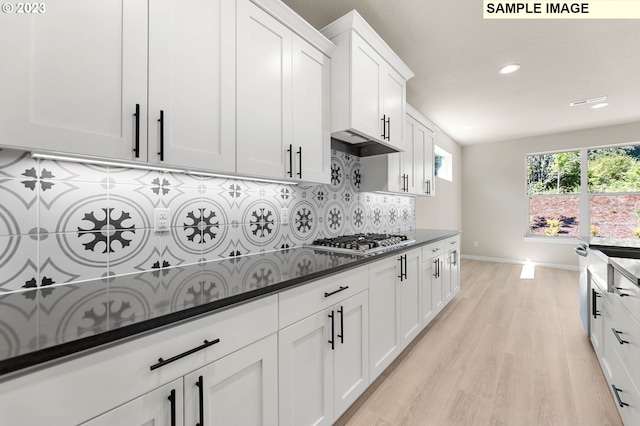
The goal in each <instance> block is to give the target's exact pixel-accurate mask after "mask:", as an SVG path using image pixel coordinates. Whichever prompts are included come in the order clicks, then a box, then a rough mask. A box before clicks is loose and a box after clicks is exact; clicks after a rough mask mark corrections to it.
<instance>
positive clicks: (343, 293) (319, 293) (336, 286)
mask: <svg viewBox="0 0 640 426" xmlns="http://www.w3.org/2000/svg"><path fill="white" fill-rule="evenodd" d="M368 277H369V269H368V267H367V266H363V267H361V268H358V269H356V270H353V271H349V272H343V273H341V274H337V275H332V276H330V277H327V278H323V279H320V280H318V281H315V282H312V283H309V284H305V285H301V286H299V287H296V288H293V289H291V290H288V291H284V292H282V293H280V294H279V298H280V300H279V301H280V307H279V311H280V321H279V326H280V328H281V329H282V328H284V327H286V326H288V325H291V324H293V323H294V322H296V321H300V320H301V319H303V318H306V317H308V316H309V315H311V314H314V313H316V312H318V311H321V310H323V309H326V308H328V307H329V306H332V305H334V304H336V303H338V302H340V301H342V300H344V299H346V298H347V297H351V296H353V295H354V294H357V293H360V292H361V291H363V290H366V289H367V288H369V279H368ZM341 289H342V290H341Z"/></svg>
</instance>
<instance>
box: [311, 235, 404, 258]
mask: <svg viewBox="0 0 640 426" xmlns="http://www.w3.org/2000/svg"><path fill="white" fill-rule="evenodd" d="M411 243H415V240H411V239H409V238H408V237H407V236H406V235H390V234H354V235H343V236H340V237H334V238H320V239H317V240H315V241H314V242H313V243H312V244H310V247H312V248H314V249H319V250H327V251H335V252H341V253H351V254H361V255H367V254H374V253H378V252H380V251H383V250H387V249H390V248H396V247H401V246H404V245H407V244H411Z"/></svg>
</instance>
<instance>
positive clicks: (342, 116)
mask: <svg viewBox="0 0 640 426" xmlns="http://www.w3.org/2000/svg"><path fill="white" fill-rule="evenodd" d="M322 33H323V34H324V35H325V36H327V37H328V38H329V39H330V40H331V41H333V42H334V43H335V44H336V46H337V48H336V52H335V54H334V56H333V57H332V60H331V132H332V135H333V137H334V138H336V139H340V140H344V141H346V142H350V143H358V142H365V141H367V140H372V139H373V140H376V141H378V142H381V143H383V144H385V145H389V146H392V147H395V148H397V149H402V148H401V147H402V138H403V127H404V111H405V110H404V108H405V97H406V82H407V80H408V79H410V78H411V77H413V75H414V74H413V72H412V71H411V70H410V69H409V68H408V67H407V66H406V65H405V64H404V62H402V60H401V59H400V58H399V57H398V56H397V55H396V54H395V53H394V52H393V50H391V48H389V46H388V45H387V44H386V43H385V42H384V40H382V39H381V38H380V36H379V35H378V34H376V32H375V31H374V30H373V29H372V28H371V27H370V26H369V24H367V22H366V21H365V20H364V19H363V18H362V17H361V16H360V15H359V14H358V12H356V11H355V10H353V11H351V12H349V13H347V14H346V15H344V16H343V17H342V18H339V19H338V20H336V21H334V22H333V23H331V24H329V25H328V26H327V27H325V28H324V29H323V30H322Z"/></svg>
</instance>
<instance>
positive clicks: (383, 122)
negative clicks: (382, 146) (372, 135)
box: [382, 115, 387, 140]
mask: <svg viewBox="0 0 640 426" xmlns="http://www.w3.org/2000/svg"><path fill="white" fill-rule="evenodd" d="M386 119H387V116H386V115H383V116H382V140H386V139H387V125H386V123H387V121H386Z"/></svg>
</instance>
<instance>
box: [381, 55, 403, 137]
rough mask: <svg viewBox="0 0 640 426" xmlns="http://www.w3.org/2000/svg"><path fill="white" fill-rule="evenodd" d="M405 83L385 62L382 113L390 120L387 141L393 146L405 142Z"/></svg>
mask: <svg viewBox="0 0 640 426" xmlns="http://www.w3.org/2000/svg"><path fill="white" fill-rule="evenodd" d="M405 84H406V83H405V81H404V79H403V78H402V77H401V76H400V74H398V73H397V72H396V71H395V70H394V69H393V68H391V67H390V66H389V65H387V64H386V63H385V66H384V68H383V73H382V113H383V115H384V117H385V118H386V119H387V120H388V122H387V124H386V125H387V129H386V134H387V136H388V140H387V142H388V143H389V144H391V145H393V146H402V144H403V140H402V134H403V128H404V121H405V115H404V103H405V99H404V98H405Z"/></svg>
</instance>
